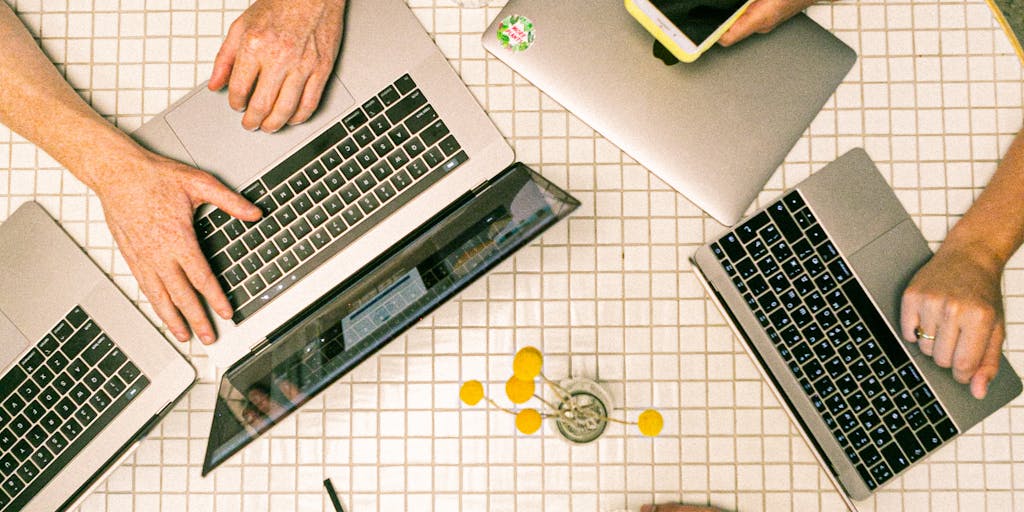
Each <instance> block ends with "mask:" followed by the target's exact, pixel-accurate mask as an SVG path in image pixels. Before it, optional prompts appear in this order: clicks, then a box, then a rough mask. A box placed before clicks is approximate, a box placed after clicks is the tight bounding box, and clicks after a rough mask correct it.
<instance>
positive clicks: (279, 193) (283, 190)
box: [274, 183, 295, 204]
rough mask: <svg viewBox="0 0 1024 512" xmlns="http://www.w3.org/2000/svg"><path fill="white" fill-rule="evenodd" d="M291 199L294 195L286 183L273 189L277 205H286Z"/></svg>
mask: <svg viewBox="0 0 1024 512" xmlns="http://www.w3.org/2000/svg"><path fill="white" fill-rule="evenodd" d="M293 197H295V193H294V192H292V189H291V188H290V187H289V186H288V184H286V183H283V184H281V186H280V187H277V188H276V189H274V199H275V200H277V202H278V204H286V203H288V201H291V199H292V198H293Z"/></svg>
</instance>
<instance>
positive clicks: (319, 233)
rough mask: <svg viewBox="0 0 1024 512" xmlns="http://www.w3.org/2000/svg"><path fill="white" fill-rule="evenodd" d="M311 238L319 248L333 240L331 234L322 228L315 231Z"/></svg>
mask: <svg viewBox="0 0 1024 512" xmlns="http://www.w3.org/2000/svg"><path fill="white" fill-rule="evenodd" d="M309 240H310V241H311V242H313V245H315V246H316V248H317V249H321V248H323V247H324V246H325V245H327V244H328V243H329V242H330V241H331V236H330V235H329V234H327V230H325V229H323V228H320V229H318V230H316V231H314V232H313V234H312V235H311V236H310V237H309Z"/></svg>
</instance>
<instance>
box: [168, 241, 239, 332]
mask: <svg viewBox="0 0 1024 512" xmlns="http://www.w3.org/2000/svg"><path fill="white" fill-rule="evenodd" d="M181 268H182V270H184V271H185V276H186V277H188V280H189V282H190V283H192V287H193V288H195V289H196V291H198V292H199V293H200V294H202V296H203V297H205V298H206V303H207V304H208V305H209V306H210V308H212V309H213V310H214V311H216V312H217V314H218V315H220V316H221V318H223V319H225V320H230V319H231V315H232V313H233V312H234V311H233V310H232V308H231V303H230V302H228V297H227V295H225V294H224V289H223V288H221V286H220V282H219V281H217V278H216V277H214V275H213V271H212V270H211V269H210V264H209V262H207V261H206V257H205V256H203V253H202V251H200V250H199V245H198V244H197V243H195V242H193V243H192V248H191V250H190V251H189V254H188V255H187V256H186V259H185V261H183V262H182V265H181Z"/></svg>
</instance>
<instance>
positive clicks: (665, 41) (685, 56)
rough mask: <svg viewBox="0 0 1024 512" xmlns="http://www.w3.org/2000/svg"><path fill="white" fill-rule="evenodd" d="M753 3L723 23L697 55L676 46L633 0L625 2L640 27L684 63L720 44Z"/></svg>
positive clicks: (699, 48)
mask: <svg viewBox="0 0 1024 512" xmlns="http://www.w3.org/2000/svg"><path fill="white" fill-rule="evenodd" d="M751 1H753V0H750V1H748V2H747V3H745V4H743V7H741V8H740V9H739V10H738V11H736V14H733V15H732V17H731V18H729V19H728V20H727V21H726V22H725V23H723V24H722V26H721V27H718V30H716V31H714V32H713V33H712V34H711V36H710V37H708V39H707V42H706V43H705V44H704V46H703V47H697V51H696V52H695V53H687V52H686V51H685V50H683V49H682V48H681V47H680V46H679V45H678V44H676V42H675V40H674V39H672V36H670V35H668V34H667V33H665V31H664V30H662V29H661V28H660V27H659V26H658V23H657V22H655V21H654V20H652V19H651V18H650V17H648V16H647V14H646V13H644V12H643V11H642V10H640V8H639V7H637V5H636V4H635V3H633V0H625V3H626V10H627V11H629V14H630V15H631V16H633V18H635V19H636V20H637V21H638V22H640V25H642V26H643V27H644V28H645V29H647V31H648V32H650V33H651V35H653V36H654V38H655V39H657V40H658V42H659V43H661V44H662V45H663V46H664V47H665V48H667V49H668V51H670V52H672V55H675V57H676V58H677V59H679V60H680V61H682V62H693V61H695V60H697V57H700V56H701V54H703V53H704V52H706V51H708V48H711V47H712V46H714V44H715V43H716V42H718V38H720V37H722V34H724V33H726V32H727V31H728V30H729V28H730V27H732V25H733V23H736V20H738V19H739V18H740V16H742V15H743V13H744V12H745V11H746V10H747V6H749V5H750V3H751Z"/></svg>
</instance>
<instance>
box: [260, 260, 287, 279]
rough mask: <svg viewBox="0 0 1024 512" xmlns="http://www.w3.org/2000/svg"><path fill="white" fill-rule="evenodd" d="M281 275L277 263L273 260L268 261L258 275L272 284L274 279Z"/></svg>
mask: <svg viewBox="0 0 1024 512" xmlns="http://www.w3.org/2000/svg"><path fill="white" fill-rule="evenodd" d="M282 275H283V274H282V273H281V269H279V268H277V264H276V263H274V262H270V263H268V264H267V267H266V268H264V269H263V270H262V271H261V272H260V276H262V277H263V281H264V282H266V283H268V284H272V283H273V282H274V281H277V280H278V279H280V278H281V276H282Z"/></svg>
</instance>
